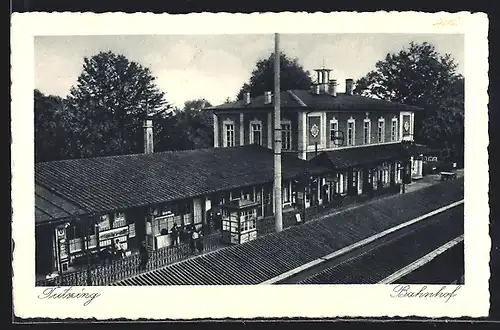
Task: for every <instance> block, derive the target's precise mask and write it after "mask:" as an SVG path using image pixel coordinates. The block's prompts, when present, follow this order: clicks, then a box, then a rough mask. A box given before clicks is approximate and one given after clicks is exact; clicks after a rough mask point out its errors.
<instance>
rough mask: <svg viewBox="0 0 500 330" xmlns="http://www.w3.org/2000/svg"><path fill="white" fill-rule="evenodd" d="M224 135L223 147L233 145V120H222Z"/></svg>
mask: <svg viewBox="0 0 500 330" xmlns="http://www.w3.org/2000/svg"><path fill="white" fill-rule="evenodd" d="M223 133H224V136H223V143H224V147H234V146H235V142H234V122H233V121H232V120H225V121H224V132H223Z"/></svg>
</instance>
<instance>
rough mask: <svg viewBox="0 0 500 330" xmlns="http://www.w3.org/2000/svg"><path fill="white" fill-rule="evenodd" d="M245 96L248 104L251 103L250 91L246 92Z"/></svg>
mask: <svg viewBox="0 0 500 330" xmlns="http://www.w3.org/2000/svg"><path fill="white" fill-rule="evenodd" d="M243 98H244V100H245V104H246V105H248V104H250V93H249V92H246V93H245V94H243Z"/></svg>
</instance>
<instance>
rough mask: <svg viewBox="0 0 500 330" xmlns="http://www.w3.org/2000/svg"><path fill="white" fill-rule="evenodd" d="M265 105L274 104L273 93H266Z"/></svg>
mask: <svg viewBox="0 0 500 330" xmlns="http://www.w3.org/2000/svg"><path fill="white" fill-rule="evenodd" d="M264 103H265V104H271V103H272V96H271V91H267V92H264Z"/></svg>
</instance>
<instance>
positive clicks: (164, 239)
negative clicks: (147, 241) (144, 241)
mask: <svg viewBox="0 0 500 330" xmlns="http://www.w3.org/2000/svg"><path fill="white" fill-rule="evenodd" d="M170 244H171V239H170V235H160V236H156V248H157V249H161V248H164V247H167V246H170Z"/></svg>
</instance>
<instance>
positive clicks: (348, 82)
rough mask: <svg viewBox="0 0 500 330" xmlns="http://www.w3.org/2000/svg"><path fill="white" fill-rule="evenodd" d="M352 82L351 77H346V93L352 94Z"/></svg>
mask: <svg viewBox="0 0 500 330" xmlns="http://www.w3.org/2000/svg"><path fill="white" fill-rule="evenodd" d="M353 84H354V81H353V80H352V78H348V79H346V80H345V93H346V94H347V95H352V90H353Z"/></svg>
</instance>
